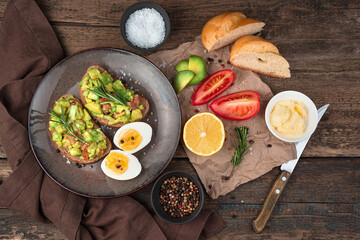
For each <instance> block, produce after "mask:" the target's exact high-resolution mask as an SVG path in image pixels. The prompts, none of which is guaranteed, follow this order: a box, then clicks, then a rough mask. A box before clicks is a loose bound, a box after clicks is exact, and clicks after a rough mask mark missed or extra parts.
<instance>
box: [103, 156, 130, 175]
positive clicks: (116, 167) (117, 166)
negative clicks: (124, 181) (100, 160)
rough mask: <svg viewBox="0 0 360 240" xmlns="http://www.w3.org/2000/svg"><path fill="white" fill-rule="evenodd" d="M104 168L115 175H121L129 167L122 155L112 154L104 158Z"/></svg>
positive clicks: (127, 161)
mask: <svg viewBox="0 0 360 240" xmlns="http://www.w3.org/2000/svg"><path fill="white" fill-rule="evenodd" d="M105 166H106V167H107V168H108V169H109V170H111V171H113V172H115V173H117V174H123V173H124V172H126V170H127V169H128V167H129V159H128V157H127V156H126V155H124V154H122V153H118V152H112V153H110V154H109V155H108V156H107V157H106V158H105Z"/></svg>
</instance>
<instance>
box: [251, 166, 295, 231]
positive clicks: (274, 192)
mask: <svg viewBox="0 0 360 240" xmlns="http://www.w3.org/2000/svg"><path fill="white" fill-rule="evenodd" d="M290 175H291V173H288V172H286V171H282V172H281V174H280V175H279V177H278V178H277V179H276V181H275V182H274V184H273V186H272V187H271V190H270V192H269V193H268V195H267V197H266V199H265V202H264V205H263V207H262V209H261V212H260V214H259V216H258V217H257V218H256V219H255V220H254V221H253V222H252V225H253V228H254V231H255V232H256V233H260V232H261V231H262V230H263V229H264V227H265V225H266V223H267V221H268V220H269V218H270V215H271V213H272V211H273V210H274V207H275V205H276V202H277V201H278V199H279V197H280V194H281V193H282V191H283V189H284V187H285V185H286V183H287V181H288V180H289V178H290Z"/></svg>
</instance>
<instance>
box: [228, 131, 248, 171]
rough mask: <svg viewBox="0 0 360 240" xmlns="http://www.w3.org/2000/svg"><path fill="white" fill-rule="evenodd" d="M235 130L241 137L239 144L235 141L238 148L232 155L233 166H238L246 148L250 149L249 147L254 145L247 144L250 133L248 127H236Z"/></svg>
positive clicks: (239, 137)
mask: <svg viewBox="0 0 360 240" xmlns="http://www.w3.org/2000/svg"><path fill="white" fill-rule="evenodd" d="M235 131H236V134H237V137H238V139H239V144H237V143H236V141H234V143H235V148H236V149H235V152H234V155H233V157H232V163H233V167H236V166H237V165H239V164H240V163H241V162H242V160H243V157H244V154H245V152H246V150H248V149H249V147H250V146H251V145H252V144H250V145H247V133H248V128H247V127H245V126H242V127H235Z"/></svg>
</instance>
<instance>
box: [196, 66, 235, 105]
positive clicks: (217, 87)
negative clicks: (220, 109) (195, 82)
mask: <svg viewBox="0 0 360 240" xmlns="http://www.w3.org/2000/svg"><path fill="white" fill-rule="evenodd" d="M234 80H235V74H234V72H233V71H231V70H229V69H224V70H220V71H217V72H215V73H213V74H211V75H210V76H209V77H207V78H206V79H205V80H204V81H203V82H202V83H201V84H200V85H199V87H198V88H197V89H196V91H195V93H194V96H193V100H192V105H194V106H196V105H203V104H205V103H208V102H210V101H211V100H213V99H214V98H216V97H217V96H219V95H220V94H221V93H223V92H224V91H225V90H226V89H228V88H229V87H230V86H231V84H232V83H233V82H234Z"/></svg>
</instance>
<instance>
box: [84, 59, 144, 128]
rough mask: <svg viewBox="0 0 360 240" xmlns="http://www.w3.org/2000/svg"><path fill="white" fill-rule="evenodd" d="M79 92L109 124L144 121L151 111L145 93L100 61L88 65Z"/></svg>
mask: <svg viewBox="0 0 360 240" xmlns="http://www.w3.org/2000/svg"><path fill="white" fill-rule="evenodd" d="M79 95H80V100H81V102H82V103H83V104H84V106H85V108H86V109H87V110H88V111H89V113H90V114H91V115H92V116H93V117H94V118H95V119H96V120H97V121H98V122H99V123H101V124H104V125H106V126H109V127H121V126H123V125H124V124H126V123H130V122H136V121H140V120H141V119H143V118H144V117H145V116H146V114H147V113H148V111H149V102H148V101H147V100H146V98H145V97H143V96H142V95H140V94H138V93H136V92H134V91H133V90H130V89H128V88H126V87H125V86H124V84H123V83H122V82H121V80H119V79H115V78H114V77H113V76H112V75H111V74H110V73H109V72H108V71H106V70H105V69H104V68H103V67H101V66H98V65H95V66H91V67H89V68H88V70H87V72H86V74H85V75H84V76H83V78H82V80H81V82H80V83H79Z"/></svg>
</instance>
